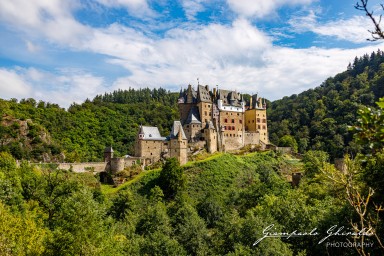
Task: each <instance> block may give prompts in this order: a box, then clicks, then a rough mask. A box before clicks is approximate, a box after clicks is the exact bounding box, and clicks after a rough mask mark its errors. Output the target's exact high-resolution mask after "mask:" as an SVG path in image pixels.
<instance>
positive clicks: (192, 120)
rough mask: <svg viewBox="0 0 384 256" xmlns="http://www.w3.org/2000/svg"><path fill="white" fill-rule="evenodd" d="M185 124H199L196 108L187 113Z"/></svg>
mask: <svg viewBox="0 0 384 256" xmlns="http://www.w3.org/2000/svg"><path fill="white" fill-rule="evenodd" d="M185 124H201V121H200V114H199V109H198V108H197V107H196V106H194V107H192V108H191V110H190V111H189V113H188V117H187V119H186V120H185Z"/></svg>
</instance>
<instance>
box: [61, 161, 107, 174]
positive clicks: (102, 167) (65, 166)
mask: <svg viewBox="0 0 384 256" xmlns="http://www.w3.org/2000/svg"><path fill="white" fill-rule="evenodd" d="M57 168H59V169H62V170H70V169H72V171H73V172H104V171H107V169H108V168H109V166H108V163H106V162H92V163H60V164H59V165H58V167H57Z"/></svg>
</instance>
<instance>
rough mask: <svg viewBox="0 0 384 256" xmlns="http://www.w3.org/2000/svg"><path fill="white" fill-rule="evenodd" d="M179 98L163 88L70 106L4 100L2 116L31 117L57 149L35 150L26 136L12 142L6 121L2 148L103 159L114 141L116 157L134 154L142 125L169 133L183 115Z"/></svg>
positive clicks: (21, 153)
mask: <svg viewBox="0 0 384 256" xmlns="http://www.w3.org/2000/svg"><path fill="white" fill-rule="evenodd" d="M177 97H178V93H171V92H169V91H166V90H165V89H162V88H160V89H152V90H151V89H148V88H146V89H139V90H134V89H129V90H125V91H123V90H118V91H115V92H112V93H106V94H104V95H98V96H96V97H95V98H94V99H93V100H92V101H90V100H86V101H85V102H84V103H83V104H81V105H79V104H72V105H71V106H70V107H69V108H68V110H65V109H63V108H60V107H59V106H58V105H56V104H51V103H46V102H42V101H40V102H36V100H34V99H23V100H21V101H20V102H17V100H15V99H14V100H10V101H5V100H0V113H1V114H0V118H1V120H3V119H4V118H8V119H9V118H13V119H15V120H27V119H30V120H32V121H33V122H34V123H35V124H36V125H40V126H42V127H44V128H45V129H46V130H47V133H48V134H50V136H51V137H52V139H53V145H55V147H54V148H55V152H51V151H52V150H51V148H52V147H38V148H33V147H32V148H31V147H26V145H25V144H24V142H23V141H21V140H17V139H14V140H8V139H7V138H8V137H9V132H7V131H8V130H9V129H8V128H7V129H5V127H4V126H3V125H2V124H1V122H0V124H1V125H0V139H1V141H2V143H1V144H0V151H9V152H10V153H11V154H12V155H13V156H14V157H15V158H17V159H21V158H23V159H30V160H34V161H43V160H44V159H42V154H43V153H46V154H48V155H51V153H52V154H54V153H57V151H59V152H60V151H61V152H63V153H64V155H65V161H69V162H74V161H97V160H101V159H102V157H103V150H104V148H105V147H106V146H107V145H113V148H114V149H115V152H116V153H117V155H126V154H133V153H134V152H133V143H134V140H135V136H136V134H137V131H138V127H139V125H140V124H142V125H152V126H157V127H158V128H159V130H160V132H161V134H163V135H167V134H168V133H169V131H170V128H171V126H172V122H173V120H175V119H177V118H178V115H179V114H178V111H177V105H176V102H177ZM1 120H0V121H1ZM16 128H17V127H16ZM16 128H15V129H13V130H12V132H13V133H14V134H17V133H19V132H21V131H18V130H17V129H16ZM16 137H20V136H16ZM37 152H40V153H41V154H40V155H39V154H37Z"/></svg>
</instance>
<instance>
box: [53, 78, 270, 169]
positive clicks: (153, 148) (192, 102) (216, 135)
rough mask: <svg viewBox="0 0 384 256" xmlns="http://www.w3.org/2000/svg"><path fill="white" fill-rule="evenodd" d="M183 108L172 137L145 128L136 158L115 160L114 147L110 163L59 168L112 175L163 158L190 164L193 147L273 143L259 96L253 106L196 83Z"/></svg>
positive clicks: (183, 96)
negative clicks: (270, 140) (189, 159)
mask: <svg viewBox="0 0 384 256" xmlns="http://www.w3.org/2000/svg"><path fill="white" fill-rule="evenodd" d="M178 106H179V112H180V121H174V122H173V126H172V130H171V133H170V134H169V136H167V137H163V136H161V134H160V132H159V129H158V128H157V127H152V126H142V125H141V126H140V127H139V132H138V134H137V136H136V141H135V155H134V156H128V157H114V156H113V153H114V151H113V149H112V147H107V148H105V150H104V162H95V163H60V164H59V168H60V169H65V170H69V169H72V170H73V171H74V172H84V171H89V170H91V171H93V172H100V173H103V172H108V171H110V172H112V173H116V172H119V171H122V170H124V169H125V168H127V167H130V166H134V165H140V166H142V167H144V166H147V165H151V164H153V163H155V162H157V161H159V160H160V159H164V158H170V157H175V158H177V159H178V160H179V162H180V164H185V163H186V162H187V160H188V154H190V153H191V152H193V149H195V148H197V149H199V148H206V150H207V152H209V153H214V152H216V151H230V150H236V149H240V148H242V147H244V146H247V145H254V146H259V147H260V148H261V149H264V148H265V147H266V145H267V144H269V140H268V126H267V113H266V103H265V99H262V98H260V97H258V95H253V96H251V97H250V99H249V102H247V103H246V102H245V100H244V98H243V96H242V95H241V94H240V93H238V92H236V91H230V90H221V89H220V90H219V89H217V88H214V89H213V90H209V87H208V86H207V85H206V86H202V85H198V86H197V90H195V89H194V88H192V86H191V85H189V86H188V89H187V90H185V91H183V90H181V91H180V95H179V99H178Z"/></svg>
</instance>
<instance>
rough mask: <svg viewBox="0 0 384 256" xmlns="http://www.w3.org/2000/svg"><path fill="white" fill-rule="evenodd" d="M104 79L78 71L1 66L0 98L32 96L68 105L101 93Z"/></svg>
mask: <svg viewBox="0 0 384 256" xmlns="http://www.w3.org/2000/svg"><path fill="white" fill-rule="evenodd" d="M105 90H106V88H105V82H104V79H103V78H102V77H96V76H93V75H92V74H89V73H86V72H83V71H81V70H58V71H57V72H54V73H53V72H47V71H43V70H38V69H35V68H20V67H18V68H16V69H14V70H11V69H0V91H1V93H0V98H3V99H9V98H19V99H20V98H34V99H36V100H43V101H48V102H51V103H57V104H59V105H60V106H62V107H69V105H70V104H71V103H73V102H76V103H82V102H83V101H84V100H85V99H86V98H87V97H89V98H93V97H94V96H96V95H97V94H101V93H104V92H105Z"/></svg>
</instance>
